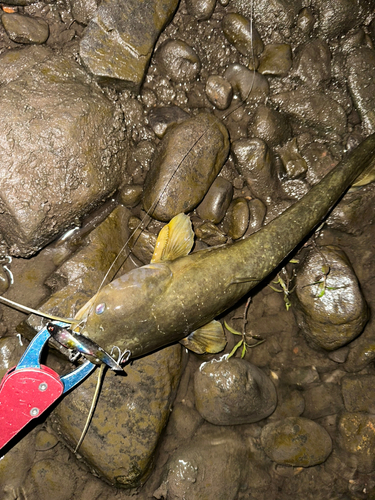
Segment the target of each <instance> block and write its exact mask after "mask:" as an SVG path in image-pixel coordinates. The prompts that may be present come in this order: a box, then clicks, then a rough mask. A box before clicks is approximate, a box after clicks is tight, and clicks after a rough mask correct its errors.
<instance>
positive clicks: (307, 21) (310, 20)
mask: <svg viewBox="0 0 375 500" xmlns="http://www.w3.org/2000/svg"><path fill="white" fill-rule="evenodd" d="M314 23H315V18H314V16H313V14H312V12H311V10H310V9H309V8H308V7H304V8H303V9H302V10H300V12H299V14H298V18H297V27H298V28H299V29H300V30H301V31H302V33H304V34H306V35H308V34H309V33H310V31H311V30H312V29H313V27H314Z"/></svg>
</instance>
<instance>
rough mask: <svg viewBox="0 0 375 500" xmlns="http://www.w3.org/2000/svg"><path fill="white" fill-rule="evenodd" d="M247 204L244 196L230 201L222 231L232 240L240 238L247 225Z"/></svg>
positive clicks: (248, 213)
mask: <svg viewBox="0 0 375 500" xmlns="http://www.w3.org/2000/svg"><path fill="white" fill-rule="evenodd" d="M249 218H250V212H249V205H248V204H247V200H246V199H245V198H236V199H235V200H233V201H232V202H231V204H230V205H229V208H228V212H227V214H226V216H225V218H224V221H223V230H224V232H225V233H226V234H227V235H228V236H229V237H230V238H232V239H233V240H238V239H239V238H242V236H243V235H244V234H245V232H246V229H247V228H248V226H249Z"/></svg>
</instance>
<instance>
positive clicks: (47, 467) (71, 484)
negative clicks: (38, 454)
mask: <svg viewBox="0 0 375 500" xmlns="http://www.w3.org/2000/svg"><path fill="white" fill-rule="evenodd" d="M56 470H58V474H56ZM69 472H70V471H69V469H67V468H66V467H64V464H63V462H60V461H59V460H54V459H45V460H39V461H38V462H35V463H34V464H33V465H32V467H31V469H30V472H29V475H28V478H27V484H26V487H25V489H26V491H27V490H29V491H30V492H31V491H32V492H35V493H36V494H37V497H38V499H40V500H49V499H50V498H54V499H56V500H69V499H70V498H72V496H73V495H74V493H75V491H76V478H75V477H74V475H72V474H69ZM62 485H64V486H63V487H62Z"/></svg>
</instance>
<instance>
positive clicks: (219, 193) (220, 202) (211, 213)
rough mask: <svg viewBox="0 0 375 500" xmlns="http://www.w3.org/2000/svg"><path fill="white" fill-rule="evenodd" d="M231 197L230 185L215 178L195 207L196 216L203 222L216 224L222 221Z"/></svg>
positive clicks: (223, 180) (222, 179)
mask: <svg viewBox="0 0 375 500" xmlns="http://www.w3.org/2000/svg"><path fill="white" fill-rule="evenodd" d="M232 196H233V186H232V184H231V183H230V182H229V181H227V180H226V179H224V178H223V177H217V178H216V179H215V180H214V182H213V183H212V185H211V187H210V189H209V190H208V191H207V194H206V196H205V197H204V198H203V200H202V202H201V203H200V204H199V205H198V207H197V214H198V216H199V217H200V218H201V219H203V220H208V221H210V222H213V223H214V224H218V223H219V222H221V221H222V220H223V218H224V215H225V213H226V211H227V209H228V207H229V205H230V202H231V200H232Z"/></svg>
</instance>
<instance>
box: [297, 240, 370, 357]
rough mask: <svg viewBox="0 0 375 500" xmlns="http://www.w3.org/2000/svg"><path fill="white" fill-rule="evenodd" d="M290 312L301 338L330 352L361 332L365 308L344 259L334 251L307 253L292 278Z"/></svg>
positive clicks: (320, 250)
mask: <svg viewBox="0 0 375 500" xmlns="http://www.w3.org/2000/svg"><path fill="white" fill-rule="evenodd" d="M295 297H296V304H295V305H296V307H294V308H293V310H294V312H295V316H296V319H297V322H298V325H299V327H300V328H301V329H302V332H303V334H304V336H305V338H306V339H307V340H308V341H311V342H312V343H313V344H314V345H316V346H319V347H320V348H323V349H326V350H328V351H332V350H334V349H337V348H339V347H341V346H343V345H346V344H347V343H349V342H350V341H351V340H353V339H354V338H355V337H357V336H358V335H359V334H360V333H361V332H362V330H363V328H364V326H365V324H366V323H367V319H368V310H367V304H366V302H365V300H364V298H363V296H362V293H361V291H360V288H359V285H358V280H357V277H356V275H355V273H354V271H353V268H352V267H351V265H350V263H349V261H348V258H347V257H346V255H345V254H344V252H343V251H342V250H341V249H339V248H338V247H334V246H326V247H319V248H318V249H316V250H315V249H312V250H310V251H309V252H308V253H307V255H306V257H305V259H304V260H303V262H302V264H300V266H299V267H298V271H297V276H296V293H295Z"/></svg>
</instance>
